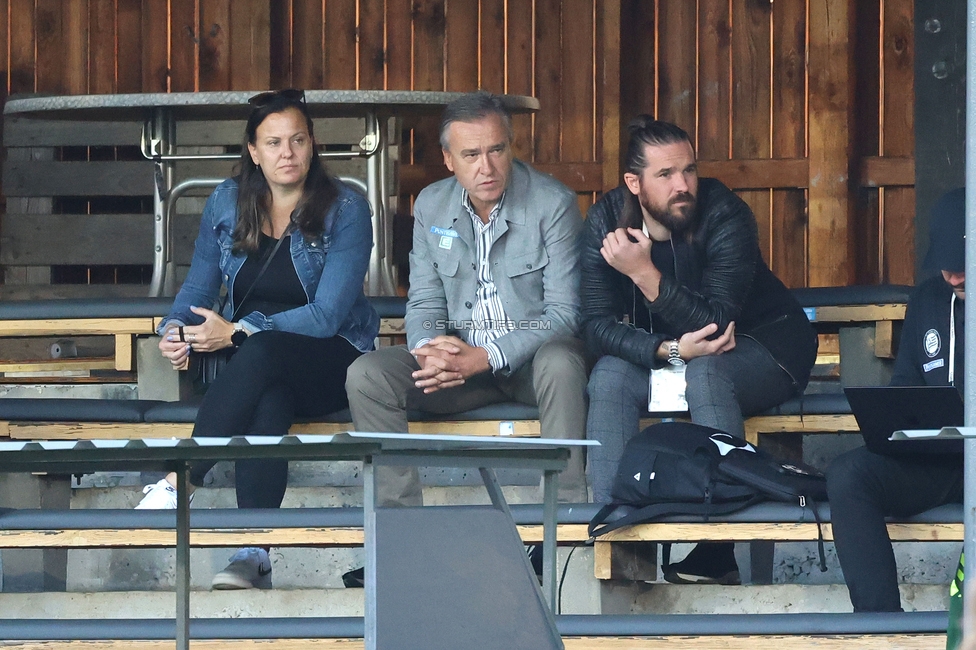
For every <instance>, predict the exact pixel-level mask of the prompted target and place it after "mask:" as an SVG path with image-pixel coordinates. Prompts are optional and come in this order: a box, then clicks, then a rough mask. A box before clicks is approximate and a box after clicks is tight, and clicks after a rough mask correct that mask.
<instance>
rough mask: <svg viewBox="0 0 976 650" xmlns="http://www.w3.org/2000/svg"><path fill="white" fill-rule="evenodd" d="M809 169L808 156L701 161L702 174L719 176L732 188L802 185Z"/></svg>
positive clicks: (806, 178)
mask: <svg viewBox="0 0 976 650" xmlns="http://www.w3.org/2000/svg"><path fill="white" fill-rule="evenodd" d="M808 170H809V165H808V163H807V160H806V158H759V159H751V160H748V159H739V160H699V161H698V173H699V174H700V175H702V176H711V177H713V178H717V179H719V180H720V181H722V182H723V183H725V184H726V185H728V186H729V187H730V188H731V189H733V190H745V189H769V188H774V189H776V188H787V189H793V188H803V187H806V186H807V183H808V180H809V178H808Z"/></svg>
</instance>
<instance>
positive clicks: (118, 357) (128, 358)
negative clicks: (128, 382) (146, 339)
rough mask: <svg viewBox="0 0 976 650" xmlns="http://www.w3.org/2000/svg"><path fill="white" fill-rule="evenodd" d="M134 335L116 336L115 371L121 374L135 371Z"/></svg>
mask: <svg viewBox="0 0 976 650" xmlns="http://www.w3.org/2000/svg"><path fill="white" fill-rule="evenodd" d="M135 338H136V337H135V335H134V334H116V335H115V369H116V370H119V371H121V372H132V371H133V370H135V363H134V362H133V361H134V359H135V356H134V355H133V353H132V350H133V348H134V347H135Z"/></svg>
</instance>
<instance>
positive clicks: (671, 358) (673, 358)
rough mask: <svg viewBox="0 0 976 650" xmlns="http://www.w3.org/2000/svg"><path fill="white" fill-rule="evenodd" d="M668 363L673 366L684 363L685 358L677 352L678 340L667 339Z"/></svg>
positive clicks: (679, 365)
mask: <svg viewBox="0 0 976 650" xmlns="http://www.w3.org/2000/svg"><path fill="white" fill-rule="evenodd" d="M668 363H670V364H671V365H672V366H675V367H679V368H680V367H681V366H683V365H685V360H684V359H682V358H681V353H680V352H678V341H677V340H674V341H668Z"/></svg>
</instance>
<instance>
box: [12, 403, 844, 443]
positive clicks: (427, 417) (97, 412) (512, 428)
mask: <svg viewBox="0 0 976 650" xmlns="http://www.w3.org/2000/svg"><path fill="white" fill-rule="evenodd" d="M196 410H197V405H196V404H195V403H184V402H160V401H154V400H79V399H66V398H52V399H33V398H8V399H2V400H0V437H9V438H12V439H18V440H62V439H97V438H112V439H120V438H173V437H178V438H179V437H189V435H190V433H191V432H192V430H193V422H194V420H195V418H196ZM676 415H677V416H678V417H680V416H681V414H676ZM408 417H409V419H410V431H411V433H451V434H458V435H462V434H464V435H482V436H490V435H514V436H538V435H540V426H539V412H538V409H537V408H536V407H532V406H527V405H525V404H519V403H516V402H503V403H499V404H491V405H488V406H483V407H480V408H477V409H471V410H470V411H465V412H461V413H453V414H450V415H441V414H434V413H426V412H422V411H412V412H410V413H409V414H408ZM659 420H660V418H656V417H651V416H648V417H647V418H645V419H644V420H643V421H642V424H643V425H645V426H646V425H649V424H651V423H653V422H655V421H659ZM350 426H351V418H350V415H349V411H348V409H345V410H342V411H339V412H337V413H333V414H330V415H327V416H324V417H322V418H316V419H314V420H300V421H298V422H296V423H295V424H294V425H293V426H292V429H291V431H292V432H293V433H319V434H327V433H337V432H340V431H347V430H348V429H349V428H350ZM857 430H858V428H857V423H856V422H855V421H854V416H853V415H851V414H850V406H849V405H848V404H847V400H846V398H844V396H843V395H839V394H824V395H806V396H804V397H802V398H798V399H794V400H790V401H789V402H786V403H785V404H782V405H780V406H778V407H776V408H775V409H771V410H770V411H768V412H766V413H764V414H762V415H759V416H756V417H753V418H749V419H748V420H747V421H746V434H747V435H746V437H747V438H748V439H749V440H750V442H753V443H754V444H756V443H758V436H759V434H760V433H779V432H784V431H790V432H802V433H811V432H824V431H831V432H856V431H857Z"/></svg>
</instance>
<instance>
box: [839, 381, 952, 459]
mask: <svg viewBox="0 0 976 650" xmlns="http://www.w3.org/2000/svg"><path fill="white" fill-rule="evenodd" d="M844 393H846V395H847V401H848V403H849V404H850V405H851V412H852V413H853V414H854V418H855V419H856V420H857V425H858V427H859V428H860V429H861V436H862V437H863V438H864V444H865V446H866V447H867V448H868V449H869V450H870V451H873V452H874V453H876V454H884V455H886V456H914V455H918V454H962V450H963V445H962V442H963V441H962V440H908V441H905V440H897V441H892V440H889V439H888V438H890V437H891V434H892V433H893V432H895V431H904V430H906V429H941V428H942V427H950V426H962V424H963V404H962V395H961V394H960V393H959V391H958V390H956V389H955V388H953V387H952V386H858V387H848V388H845V389H844Z"/></svg>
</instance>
